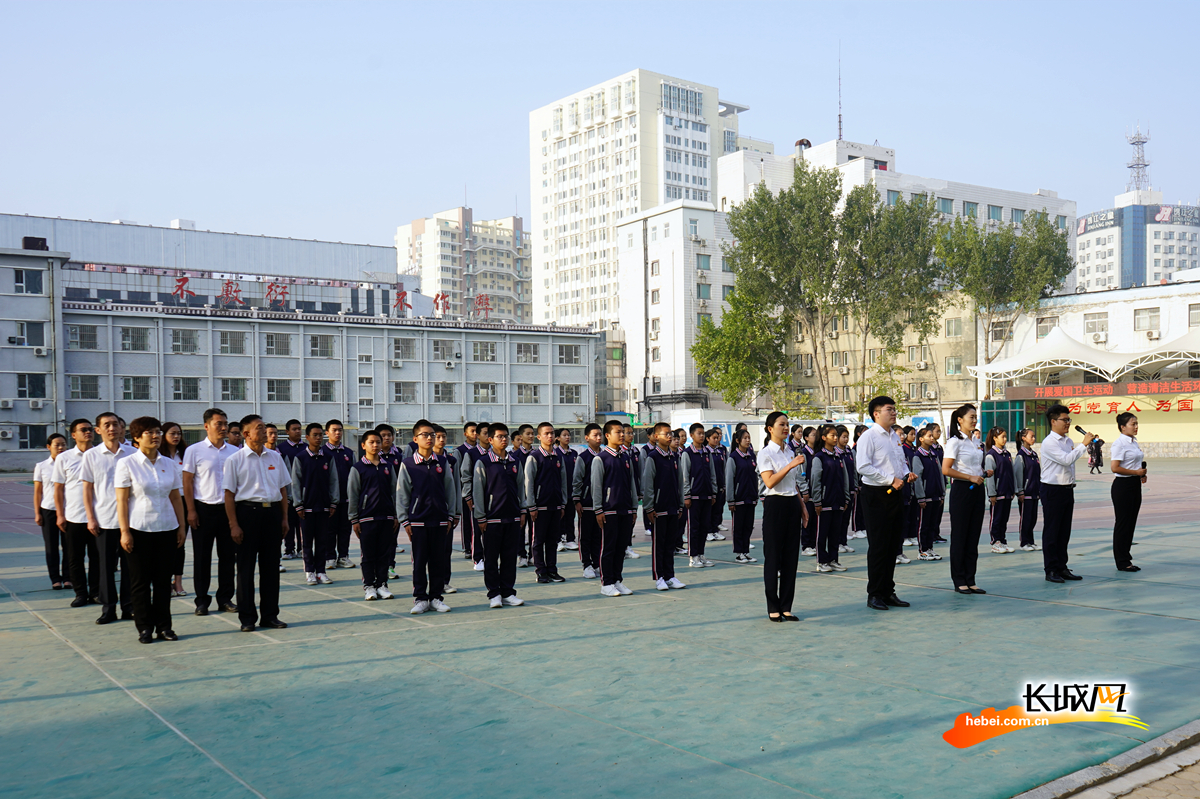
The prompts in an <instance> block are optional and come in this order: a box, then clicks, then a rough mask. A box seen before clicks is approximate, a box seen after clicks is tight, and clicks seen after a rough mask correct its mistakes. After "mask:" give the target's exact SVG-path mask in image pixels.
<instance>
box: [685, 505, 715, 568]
mask: <svg viewBox="0 0 1200 799" xmlns="http://www.w3.org/2000/svg"><path fill="white" fill-rule="evenodd" d="M684 513H686V514H687V519H688V555H690V556H692V557H693V558H694V557H697V556H703V555H704V542H705V541H706V540H707V537H708V534H709V533H710V532H712V530H711V529H710V527H709V525H710V524H711V523H712V498H711V497H703V498H702V497H692V506H691V507H690V508H687V509H686V510H685V511H684Z"/></svg>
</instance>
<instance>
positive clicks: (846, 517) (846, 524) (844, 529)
mask: <svg viewBox="0 0 1200 799" xmlns="http://www.w3.org/2000/svg"><path fill="white" fill-rule="evenodd" d="M857 499H858V492H857V491H855V492H851V494H850V503H849V504H848V505H846V509H845V510H844V511H842V521H841V524H840V525H839V528H838V540H837V543H838V544H840V545H842V546H845V545H846V543H847V541H849V539H850V522H851V521H852V520H853V519H854V503H855V502H856V501H857ZM833 559H834V560H837V553H836V552H834V553H833Z"/></svg>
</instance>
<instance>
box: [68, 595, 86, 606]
mask: <svg viewBox="0 0 1200 799" xmlns="http://www.w3.org/2000/svg"><path fill="white" fill-rule="evenodd" d="M87 603H88V598H87V597H85V596H77V597H75V598H74V599H72V600H71V607H73V608H81V607H83V606H84V605H86V604H87Z"/></svg>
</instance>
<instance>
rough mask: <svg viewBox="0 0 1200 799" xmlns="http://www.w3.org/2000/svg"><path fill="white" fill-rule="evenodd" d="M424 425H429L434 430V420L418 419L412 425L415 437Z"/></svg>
mask: <svg viewBox="0 0 1200 799" xmlns="http://www.w3.org/2000/svg"><path fill="white" fill-rule="evenodd" d="M422 427H428V428H429V429H430V430H432V429H433V422H431V421H429V420H428V419H418V420H417V423H416V424H414V425H413V426H412V434H413V436H414V437H415V436H416V435H417V431H418V430H420V429H421V428H422Z"/></svg>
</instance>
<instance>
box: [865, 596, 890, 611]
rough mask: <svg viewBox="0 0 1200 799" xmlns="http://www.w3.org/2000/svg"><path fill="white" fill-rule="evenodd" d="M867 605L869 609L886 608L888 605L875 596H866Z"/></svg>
mask: <svg viewBox="0 0 1200 799" xmlns="http://www.w3.org/2000/svg"><path fill="white" fill-rule="evenodd" d="M867 607H869V608H870V609H871V610H887V609H888V606H887V605H886V604H885V603H884V601H883V600H882V599H880V598H879V597H877V596H871V597H867Z"/></svg>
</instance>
